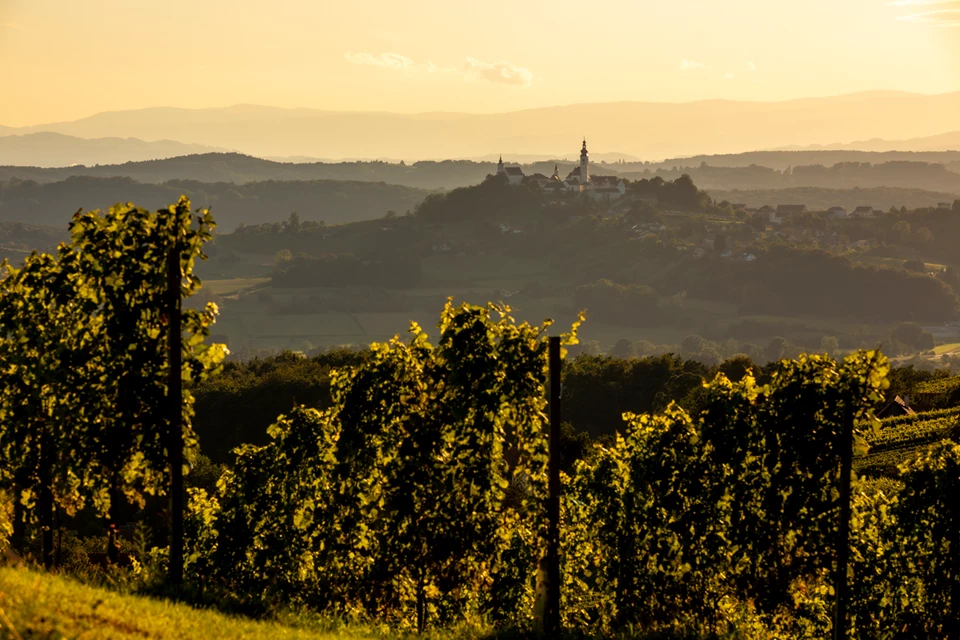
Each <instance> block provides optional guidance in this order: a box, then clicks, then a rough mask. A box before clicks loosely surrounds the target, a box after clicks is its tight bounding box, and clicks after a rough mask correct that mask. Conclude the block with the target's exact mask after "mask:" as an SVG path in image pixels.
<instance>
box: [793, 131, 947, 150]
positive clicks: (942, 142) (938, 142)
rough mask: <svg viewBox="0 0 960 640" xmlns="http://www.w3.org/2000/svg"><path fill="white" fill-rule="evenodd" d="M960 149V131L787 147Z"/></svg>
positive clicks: (812, 148) (818, 148)
mask: <svg viewBox="0 0 960 640" xmlns="http://www.w3.org/2000/svg"><path fill="white" fill-rule="evenodd" d="M957 149H960V131H950V132H948V133H941V134H939V135H935V136H926V137H923V138H911V139H910V140H883V139H882V138H874V139H872V140H860V141H857V142H847V143H839V142H838V143H834V144H826V145H820V144H811V145H806V146H793V147H786V148H785V150H811V151H813V150H859V151H918V152H922V151H953V150H957Z"/></svg>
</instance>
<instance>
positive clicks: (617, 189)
mask: <svg viewBox="0 0 960 640" xmlns="http://www.w3.org/2000/svg"><path fill="white" fill-rule="evenodd" d="M497 175H498V176H505V177H506V180H507V184H511V185H516V186H519V185H521V184H533V185H535V186H536V187H537V188H538V189H540V190H541V191H543V192H544V193H554V194H561V193H582V194H583V195H585V196H586V197H588V198H592V199H594V200H617V199H619V198H621V197H623V196H624V195H625V194H626V193H627V185H626V183H625V182H624V181H623V179H622V178H620V177H619V176H599V175H591V173H590V154H589V152H588V151H587V141H586V140H584V141H583V147H582V148H581V149H580V165H579V166H577V167H574V168H573V170H572V171H571V172H570V173H568V174H567V177H566V178H561V177H560V169H559V166H558V165H554V167H553V175H552V176H550V177H547V176H545V175H543V174H542V173H535V174H533V175H532V176H525V175H523V169H521V168H520V167H506V166H504V164H503V157H502V156H501V158H500V162H499V163H498V164H497Z"/></svg>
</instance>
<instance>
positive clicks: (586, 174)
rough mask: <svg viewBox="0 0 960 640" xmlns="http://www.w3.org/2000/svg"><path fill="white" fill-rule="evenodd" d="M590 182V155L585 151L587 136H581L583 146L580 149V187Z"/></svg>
mask: <svg viewBox="0 0 960 640" xmlns="http://www.w3.org/2000/svg"><path fill="white" fill-rule="evenodd" d="M589 183H590V156H589V154H588V153H587V138H586V137H584V138H583V148H582V149H580V185H581V187H580V189H581V190H583V185H586V184H589Z"/></svg>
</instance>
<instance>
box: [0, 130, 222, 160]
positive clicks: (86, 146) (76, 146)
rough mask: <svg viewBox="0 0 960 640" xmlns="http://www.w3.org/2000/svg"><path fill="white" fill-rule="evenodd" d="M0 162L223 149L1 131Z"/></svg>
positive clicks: (135, 157)
mask: <svg viewBox="0 0 960 640" xmlns="http://www.w3.org/2000/svg"><path fill="white" fill-rule="evenodd" d="M2 133H3V132H2V131H0V164H4V165H20V166H38V167H67V166H70V165H74V164H87V165H95V164H116V163H120V162H129V161H135V160H153V159H156V158H172V157H174V156H184V155H187V154H191V153H208V152H211V151H225V149H219V148H216V147H208V146H204V145H199V144H183V143H180V142H174V141H172V140H157V141H156V142H144V141H143V140H138V139H136V138H94V139H91V140H88V139H85V138H77V137H75V136H67V135H63V134H60V133H28V134H25V135H2Z"/></svg>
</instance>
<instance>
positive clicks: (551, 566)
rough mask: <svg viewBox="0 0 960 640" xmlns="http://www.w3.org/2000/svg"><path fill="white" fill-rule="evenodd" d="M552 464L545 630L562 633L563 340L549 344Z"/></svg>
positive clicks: (550, 462) (555, 633) (552, 339)
mask: <svg viewBox="0 0 960 640" xmlns="http://www.w3.org/2000/svg"><path fill="white" fill-rule="evenodd" d="M548 358H549V366H550V461H549V483H548V492H549V493H548V498H547V521H548V522H547V567H546V568H547V593H546V596H547V602H546V611H545V615H544V631H545V632H546V633H547V634H548V635H549V636H550V637H556V636H557V634H559V633H560V422H561V419H562V413H561V410H560V395H561V394H560V338H558V337H551V338H550V342H549V351H548Z"/></svg>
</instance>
